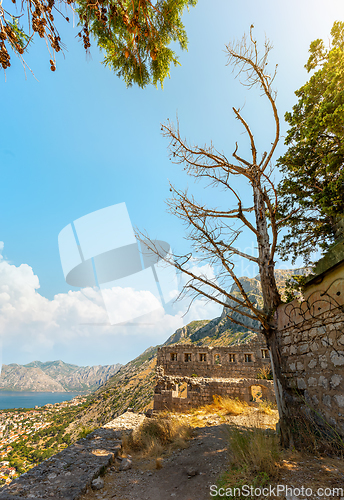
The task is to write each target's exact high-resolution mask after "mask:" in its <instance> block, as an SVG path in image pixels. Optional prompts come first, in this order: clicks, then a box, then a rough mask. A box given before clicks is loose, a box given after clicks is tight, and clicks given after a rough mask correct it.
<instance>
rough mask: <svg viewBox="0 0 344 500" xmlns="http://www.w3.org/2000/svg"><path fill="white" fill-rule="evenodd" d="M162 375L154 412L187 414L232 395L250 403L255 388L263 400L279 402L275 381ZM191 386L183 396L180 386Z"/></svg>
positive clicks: (158, 382) (156, 391) (158, 385)
mask: <svg viewBox="0 0 344 500" xmlns="http://www.w3.org/2000/svg"><path fill="white" fill-rule="evenodd" d="M161 373H162V372H161V371H160V375H159V376H158V379H157V385H156V388H155V394H154V410H175V411H186V410H189V409H190V408H194V407H197V406H203V405H206V404H211V403H213V396H214V395H217V396H222V397H224V396H229V397H232V398H236V397H237V398H239V399H240V400H242V401H246V402H247V403H249V402H250V401H252V392H251V388H252V386H255V387H257V386H259V387H260V390H261V392H262V398H263V399H266V400H268V401H272V402H275V393H274V387H273V382H272V380H257V379H248V378H246V379H216V378H198V377H197V378H196V377H173V376H170V375H166V376H164V375H162V374H161ZM184 383H185V384H186V385H187V395H186V397H180V396H179V393H178V385H179V384H184Z"/></svg>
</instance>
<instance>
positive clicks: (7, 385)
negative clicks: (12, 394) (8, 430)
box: [0, 360, 122, 392]
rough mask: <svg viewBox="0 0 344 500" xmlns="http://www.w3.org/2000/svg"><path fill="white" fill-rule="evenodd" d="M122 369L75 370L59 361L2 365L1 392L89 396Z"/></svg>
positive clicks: (90, 367) (114, 367) (82, 368)
mask: <svg viewBox="0 0 344 500" xmlns="http://www.w3.org/2000/svg"><path fill="white" fill-rule="evenodd" d="M121 366H122V365H120V364H115V365H107V366H100V365H99V366H77V365H72V364H69V363H64V362H63V361H61V360H59V361H48V362H46V363H42V362H41V361H33V362H32V363H28V364H27V365H18V364H15V363H12V364H10V365H2V369H1V375H0V391H32V392H92V391H95V390H96V389H98V388H99V387H100V386H101V385H102V384H104V382H106V381H107V380H108V379H109V378H110V377H112V376H113V375H114V374H115V373H117V372H118V370H119V369H120V368H121Z"/></svg>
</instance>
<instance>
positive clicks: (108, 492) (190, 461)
mask: <svg viewBox="0 0 344 500" xmlns="http://www.w3.org/2000/svg"><path fill="white" fill-rule="evenodd" d="M226 465H227V452H226V439H225V436H224V433H223V425H215V426H212V427H203V428H198V429H195V436H194V438H193V439H192V440H191V441H190V442H189V447H188V448H186V449H182V450H177V451H175V452H173V453H172V454H171V455H170V456H168V457H166V458H164V459H163V463H162V468H161V469H156V460H152V459H150V460H149V459H136V460H135V459H133V463H132V468H131V469H129V470H127V471H120V470H119V464H116V465H115V466H114V467H111V468H110V469H109V471H108V472H107V474H106V475H105V477H104V478H103V479H104V488H102V489H101V490H99V491H90V492H89V493H87V494H86V495H85V496H84V497H83V500H108V499H109V500H110V499H116V500H166V499H169V498H171V499H173V498H175V499H176V500H209V498H210V489H209V488H210V485H212V484H215V482H216V479H217V477H218V476H219V474H220V473H221V472H222V471H223V470H225V469H226Z"/></svg>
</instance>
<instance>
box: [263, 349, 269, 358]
mask: <svg viewBox="0 0 344 500" xmlns="http://www.w3.org/2000/svg"><path fill="white" fill-rule="evenodd" d="M262 358H264V359H269V358H270V354H269V349H262Z"/></svg>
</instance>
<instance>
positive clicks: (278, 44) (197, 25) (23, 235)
mask: <svg viewBox="0 0 344 500" xmlns="http://www.w3.org/2000/svg"><path fill="white" fill-rule="evenodd" d="M6 3H7V0H5V1H4V6H5V8H6ZM8 3H9V4H10V3H11V2H9V1H8ZM343 19H344V6H343V2H342V0H328V2H326V6H325V3H324V2H323V1H320V0H316V1H314V0H313V1H310V0H303V1H302V2H299V1H295V0H292V1H290V2H276V1H272V0H263V1H262V2H256V1H253V0H252V1H251V0H246V1H242V2H232V1H229V0H211V1H210V0H199V2H198V5H197V6H196V8H193V9H191V10H190V12H189V13H185V15H184V19H183V20H184V23H185V26H186V30H187V33H188V37H189V50H188V52H182V53H180V54H179V55H180V62H181V64H182V66H181V67H177V68H172V70H171V79H170V80H167V81H165V85H164V89H163V90H161V89H155V88H154V87H151V88H146V89H144V90H142V89H139V88H136V87H133V88H129V89H127V88H126V87H125V84H124V83H123V82H122V81H121V80H119V79H118V78H117V77H116V76H115V75H114V74H113V73H111V71H110V70H109V69H108V68H106V67H104V66H103V65H102V64H101V60H102V56H101V54H100V53H99V51H98V49H97V48H96V47H95V46H93V47H91V57H90V58H86V56H85V53H84V49H83V47H82V44H81V43H79V42H78V40H77V39H76V38H75V35H76V33H77V30H76V28H74V29H73V27H72V25H66V23H64V22H62V21H61V23H60V34H61V38H62V41H63V42H64V43H65V44H66V46H67V50H66V51H65V54H64V56H63V55H62V54H58V55H57V71H56V72H54V73H53V72H51V71H50V65H49V59H50V56H49V54H48V51H47V49H46V46H45V43H44V42H43V41H41V40H39V39H37V40H36V41H35V44H34V45H33V46H32V47H31V48H30V50H29V53H28V54H27V56H26V60H27V63H28V64H29V66H30V67H31V68H32V70H33V71H34V73H35V77H36V78H34V77H33V76H32V75H31V73H30V72H28V71H27V78H25V74H24V71H23V68H22V66H21V63H20V61H19V60H15V58H13V63H12V66H11V68H9V69H8V70H7V74H6V78H5V76H4V74H3V73H1V77H0V88H1V112H0V113H1V114H0V116H1V120H0V130H1V134H0V169H1V182H0V214H1V217H0V240H1V241H3V242H4V248H3V250H2V255H3V260H2V264H3V265H4V264H6V266H7V268H6V269H7V270H9V273H8V274H6V272H5V271H4V272H3V274H2V275H0V277H1V276H2V280H3V283H1V282H0V286H1V285H2V284H3V285H5V286H9V287H10V288H11V286H10V285H11V283H8V282H7V281H6V280H8V279H9V276H12V277H13V275H12V274H11V273H12V272H13V273H14V274H15V273H17V274H18V273H19V274H20V272H21V271H23V274H24V275H25V276H26V278H23V279H24V280H25V279H26V283H29V284H30V286H31V289H30V290H31V291H30V292H28V293H30V294H31V295H30V297H31V298H32V297H35V299H34V300H36V299H37V298H38V297H37V295H40V297H41V298H38V302H39V303H40V304H41V302H42V301H43V302H44V301H48V302H44V303H45V304H48V305H49V307H51V308H54V307H55V306H54V305H53V301H54V297H55V296H56V294H64V295H63V297H62V295H61V297H62V298H63V300H64V298H65V297H68V296H70V295H68V293H69V294H70V293H71V292H70V291H71V290H74V291H75V290H76V289H73V288H71V287H70V286H69V285H67V283H66V282H65V280H64V275H63V272H62V267H61V263H60V258H59V250H58V245H57V237H58V234H59V232H60V231H61V230H62V228H64V227H65V226H66V225H68V224H69V223H70V222H72V221H73V220H76V219H78V218H80V217H82V216H84V215H86V214H89V213H91V212H93V211H95V210H99V209H102V208H104V207H107V206H110V205H114V204H117V203H121V202H125V203H126V206H127V209H128V211H129V215H130V218H131V221H132V223H133V225H134V226H137V227H138V228H139V229H141V230H146V231H147V232H148V233H149V234H150V235H151V237H153V238H159V239H163V240H166V241H168V242H169V243H170V244H171V245H172V247H173V249H174V250H176V251H178V252H183V251H187V250H188V243H187V242H186V241H185V239H184V232H183V231H184V230H183V227H182V226H181V224H180V222H179V221H178V220H177V219H174V218H173V217H172V216H171V215H170V214H168V213H167V212H166V206H165V203H164V200H165V199H166V198H167V197H168V195H169V186H168V179H169V180H171V181H172V182H173V183H174V184H175V185H176V186H178V187H185V186H186V185H190V187H191V186H192V183H191V181H190V180H189V179H186V177H185V174H184V173H183V172H181V169H180V168H179V167H178V166H173V165H172V164H171V162H170V161H169V159H168V154H167V145H168V142H167V140H166V139H164V138H163V137H162V136H161V131H160V123H164V122H165V121H166V120H167V119H168V118H169V119H171V120H175V117H176V114H178V118H179V122H180V128H181V131H182V135H185V136H186V137H187V138H188V139H190V140H191V141H192V142H195V143H198V144H204V143H206V142H208V143H209V142H210V140H212V141H213V142H214V144H215V146H216V147H217V148H218V149H219V150H223V151H224V152H225V153H226V154H227V155H228V156H230V154H231V152H232V151H233V145H234V143H235V141H236V140H238V141H239V143H240V141H242V142H241V143H242V147H243V151H244V150H245V147H246V141H245V138H244V136H243V135H242V131H241V130H240V128H239V126H238V123H237V122H236V121H235V120H234V117H233V112H232V106H239V107H242V106H243V105H244V104H245V107H244V111H243V112H244V116H245V118H246V119H247V120H248V121H249V123H250V124H251V126H252V129H253V130H254V132H255V134H256V138H257V142H258V144H259V145H260V146H261V147H262V149H263V150H265V149H266V148H267V147H268V145H269V143H270V142H271V140H272V135H271V124H272V122H271V117H270V115H269V108H268V106H267V104H266V102H263V101H262V100H261V99H259V95H258V93H257V92H255V91H253V90H252V91H247V90H245V89H243V88H242V87H241V86H240V82H239V80H238V79H235V78H234V75H233V74H232V71H231V68H230V67H228V66H226V53H225V44H227V43H228V42H230V41H232V40H234V39H240V38H241V37H242V35H243V33H244V32H246V33H247V32H248V30H249V27H250V25H251V24H254V25H255V34H256V37H257V39H258V41H259V42H260V43H261V42H263V41H264V37H265V35H266V36H267V37H268V38H269V39H270V40H271V41H272V43H273V45H274V50H273V52H272V54H271V65H272V66H273V65H274V64H276V63H278V75H277V78H276V80H275V88H276V89H277V90H278V98H277V105H278V108H279V112H280V117H281V119H282V118H283V115H284V113H285V111H287V110H290V109H291V107H292V105H293V104H294V103H295V96H294V91H295V90H296V89H297V88H299V87H300V86H301V85H302V84H303V83H304V82H305V81H306V80H307V78H308V75H307V73H306V70H305V69H304V67H303V66H304V64H305V62H306V60H307V51H308V48H309V44H310V42H311V41H312V40H314V39H316V38H325V40H326V39H328V36H329V33H330V29H331V26H332V24H333V22H334V21H335V20H343ZM282 122H283V120H282ZM285 131H286V128H285V125H284V123H282V133H285ZM266 144H267V146H266ZM283 150H284V146H283V140H281V143H280V145H279V150H278V154H277V155H276V158H277V157H278V155H279V153H282V152H283ZM242 188H243V189H245V187H244V186H242ZM193 189H194V192H195V193H196V195H197V196H199V197H200V198H202V197H203V196H205V194H204V193H203V188H202V186H201V185H199V184H198V185H197V186H196V187H195V188H193ZM245 192H246V191H245ZM207 196H208V198H207V199H209V201H213V202H214V203H215V204H217V202H218V194H217V193H216V192H215V191H212V192H210V194H208V195H207ZM221 196H222V195H221ZM222 200H224V198H223V196H222ZM243 244H244V245H247V246H250V245H251V241H250V239H249V238H248V239H246V240H243ZM21 265H24V268H23V267H22V268H20V266H21ZM25 265H26V266H29V267H25ZM11 266H12V267H11ZM30 268H31V271H29V269H30ZM20 269H21V271H20ZM30 273H31V274H30ZM18 279H19V278H18ZM37 280H39V285H40V287H39V288H37V287H36V285H37ZM5 281H6V283H5ZM18 283H19V282H18ZM18 286H19V285H18ZM35 287H36V288H35ZM19 289H20V287H19V288H18V289H17V291H18V290H19ZM6 293H7V292H6ZM13 293H14V292H13ZM18 293H19V292H18ZM32 293H33V294H34V295H32ZM9 295H11V294H10V293H9ZM62 298H61V300H62ZM41 299H42V300H41ZM43 299H44V300H43ZM6 300H8V301H9V302H11V300H12V299H6ZM18 300H19V298H18ZM23 301H24V302H25V297H21V299H20V301H19V302H20V303H23ZM43 302H42V303H43ZM35 304H36V305H35V306H34V307H36V312H37V315H39V314H40V309H39V307H41V306H39V305H38V303H36V302H35ZM12 305H13V307H14V311H15V310H16V307H17V306H15V305H14V303H13V304H12ZM18 307H19V306H18ZM199 311H200V309H195V311H194V312H193V314H194V315H197V314H199ZM3 314H4V313H3ZM78 314H79V313H78ZM203 314H205V315H206V314H208V315H209V317H213V316H216V314H218V310H217V309H216V308H214V306H210V307H209V309H206V310H204V311H203ZM18 315H19V316H20V311H19V310H18V311H17V316H18ZM212 315H213V316H212ZM43 316H44V314H43V312H42V317H43ZM49 318H50V319H49ZM49 318H48V319H47V322H46V323H44V321H43V320H42V321H39V322H38V323H37V318H36V319H35V320H33V318H32V317H23V319H22V321H19V320H18V321H17V322H16V325H15V326H11V324H9V323H8V321H7V322H4V323H3V326H2V335H3V337H4V340H3V343H4V348H3V362H4V363H9V362H19V363H24V362H29V361H32V360H33V359H38V358H39V359H41V360H42V361H45V360H47V359H56V357H60V358H61V359H63V360H64V361H69V362H74V363H77V364H110V363H116V362H126V361H128V360H130V359H132V358H133V357H134V356H136V355H138V354H139V353H140V352H142V350H143V349H144V348H146V347H148V346H149V345H151V344H154V343H155V344H156V343H160V342H163V341H164V340H165V339H166V338H167V337H168V336H169V335H170V334H172V333H173V331H174V330H173V329H174V328H175V327H176V326H178V325H177V322H174V321H171V322H170V324H169V325H168V327H166V328H165V329H163V328H161V329H160V330H159V332H156V331H155V332H154V331H148V329H146V330H145V332H143V333H142V332H141V333H140V332H134V333H133V331H132V330H133V328H132V329H131V331H130V332H129V333H128V332H127V333H125V334H124V333H123V332H122V334H123V335H122V338H120V335H119V333H118V329H119V327H117V329H116V328H114V329H113V330H109V331H108V332H107V333H106V334H105V333H104V331H103V330H101V328H100V329H99V331H97V330H96V329H95V328H94V329H93V330H92V331H82V329H81V330H80V328H79V329H78V331H77V333H75V332H74V334H73V335H74V336H73V335H71V340H70V342H69V340H68V334H67V332H68V331H69V328H70V329H71V330H73V321H74V320H75V318H74V319H73V317H72V315H71V316H70V318H69V321H70V323H68V321H67V319H66V318H64V319H63V321H62V320H61V322H60V323H59V322H58V321H57V323H58V325H57V326H56V328H55V329H54V330H51V323H52V322H54V321H55V322H56V318H55V320H53V319H52V318H51V317H49ZM60 319H61V318H60ZM79 319H80V318H79ZM79 319H78V320H75V321H79ZM188 319H189V320H191V319H198V318H197V317H193V316H192V315H191V316H190V317H189V318H188ZM62 323H63V324H64V326H63V328H62V327H61V324H62ZM59 328H62V330H63V332H62V330H61V335H60V333H59V332H60V330H59ZM114 330H116V333H115V334H114ZM153 330H154V328H153ZM49 335H50V337H49ZM48 337H49V338H48ZM98 338H99V339H102V340H101V342H99V343H97V342H96V344H97V346H96V347H95V348H94V343H95V339H98ZM58 339H63V340H61V341H60V340H58ZM98 344H99V345H98ZM104 345H107V348H104ZM92 346H93V347H92Z"/></svg>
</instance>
